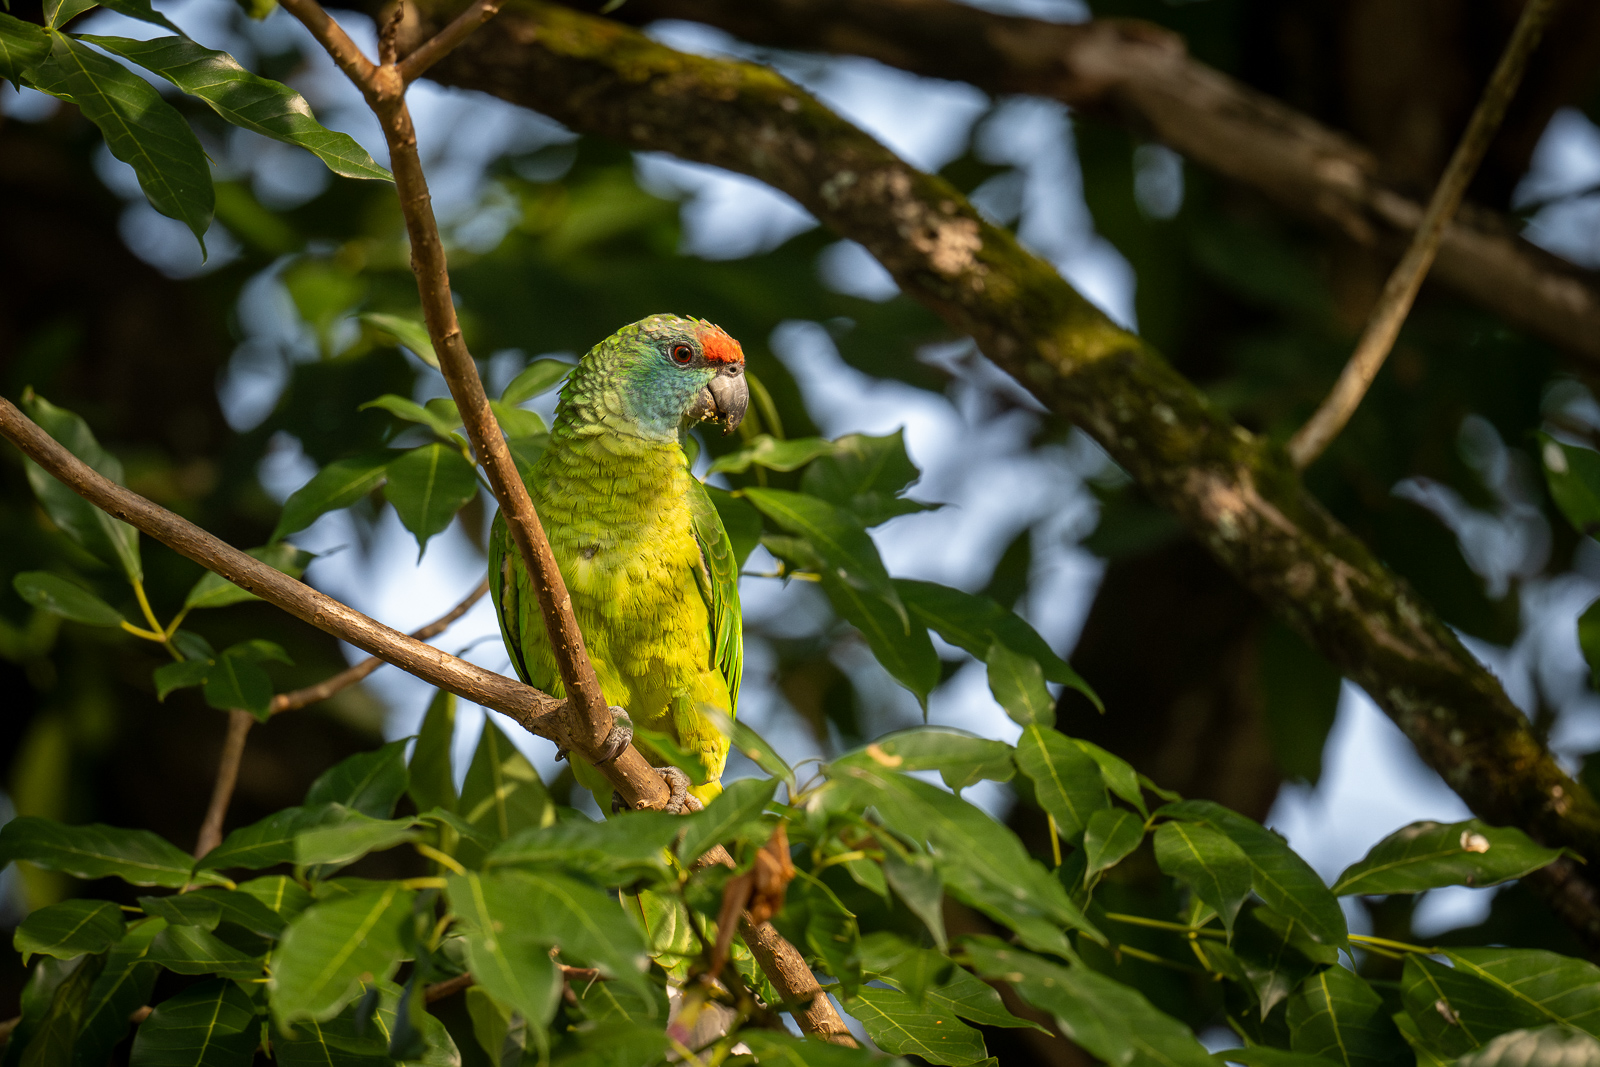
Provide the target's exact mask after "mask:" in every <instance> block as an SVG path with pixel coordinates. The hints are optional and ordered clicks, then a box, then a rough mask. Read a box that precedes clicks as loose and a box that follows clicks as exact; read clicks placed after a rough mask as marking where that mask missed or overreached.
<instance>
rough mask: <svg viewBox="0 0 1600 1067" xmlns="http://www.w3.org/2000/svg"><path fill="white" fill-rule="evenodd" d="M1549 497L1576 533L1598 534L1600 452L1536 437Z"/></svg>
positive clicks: (1599, 529) (1541, 436) (1541, 435)
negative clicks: (1538, 441)
mask: <svg viewBox="0 0 1600 1067" xmlns="http://www.w3.org/2000/svg"><path fill="white" fill-rule="evenodd" d="M1538 437H1539V440H1540V456H1541V458H1542V459H1543V460H1544V476H1545V481H1546V482H1547V483H1549V486H1550V496H1551V498H1552V499H1554V500H1555V502H1556V506H1557V507H1559V508H1560V509H1561V513H1562V514H1563V515H1565V516H1566V517H1567V521H1568V522H1570V523H1572V525H1573V527H1574V528H1576V529H1577V531H1578V532H1579V533H1585V534H1588V535H1590V536H1591V537H1592V536H1594V535H1595V534H1600V452H1596V451H1595V450H1594V449H1592V448H1581V447H1579V446H1577V445H1564V444H1562V443H1561V442H1560V441H1557V440H1556V439H1555V438H1553V437H1551V436H1549V435H1548V434H1542V433H1541V434H1539V435H1538Z"/></svg>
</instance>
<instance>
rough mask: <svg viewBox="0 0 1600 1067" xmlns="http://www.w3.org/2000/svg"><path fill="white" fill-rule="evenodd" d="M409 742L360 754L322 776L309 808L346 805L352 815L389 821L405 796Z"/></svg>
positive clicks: (314, 785)
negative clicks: (352, 812)
mask: <svg viewBox="0 0 1600 1067" xmlns="http://www.w3.org/2000/svg"><path fill="white" fill-rule="evenodd" d="M408 782H409V778H408V776H407V773H406V742H404V741H391V742H389V743H388V744H386V745H384V746H383V747H382V748H379V749H378V750H377V751H376V752H357V753H356V754H355V755H353V756H347V757H345V758H344V759H342V760H340V761H339V762H338V763H336V764H334V765H333V766H332V767H330V768H328V769H327V770H326V771H323V772H322V775H321V776H320V777H318V778H317V780H316V781H315V782H313V783H311V789H310V790H309V791H307V793H306V800H305V802H306V805H307V806H308V807H310V806H315V805H318V804H343V805H344V806H345V807H347V808H349V809H350V810H352V811H359V812H360V813H361V814H363V815H370V816H371V817H372V818H374V819H387V818H388V817H389V816H390V815H392V814H394V806H395V803H396V802H397V801H399V799H400V797H401V796H402V795H403V794H404V793H405V791H406V786H407V784H408Z"/></svg>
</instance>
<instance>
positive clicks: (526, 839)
mask: <svg viewBox="0 0 1600 1067" xmlns="http://www.w3.org/2000/svg"><path fill="white" fill-rule="evenodd" d="M684 823H685V820H684V819H683V817H682V816H678V815H668V814H667V813H666V812H660V811H638V812H633V813H630V814H629V815H628V817H627V818H626V819H607V820H606V821H604V822H588V821H586V820H582V819H571V820H568V821H565V822H558V823H556V824H554V825H552V826H547V827H544V828H542V829H538V830H524V831H522V832H521V833H518V834H515V835H513V836H512V837H510V838H509V839H507V840H506V841H504V842H502V843H500V844H498V845H496V846H495V847H494V849H493V850H492V851H491V852H490V853H489V858H488V862H487V866H489V867H513V866H517V865H519V864H528V865H534V866H560V867H565V868H567V869H568V870H572V871H578V872H581V873H583V874H585V875H588V876H589V877H590V878H592V879H593V880H594V881H595V882H597V883H599V884H600V885H606V886H618V885H628V884H631V883H633V882H636V881H638V880H639V879H641V878H650V877H665V876H666V875H667V874H668V871H669V868H668V865H667V857H666V849H668V848H669V847H671V845H672V843H673V841H675V840H677V837H678V834H679V833H680V832H681V831H682V830H683V829H684Z"/></svg>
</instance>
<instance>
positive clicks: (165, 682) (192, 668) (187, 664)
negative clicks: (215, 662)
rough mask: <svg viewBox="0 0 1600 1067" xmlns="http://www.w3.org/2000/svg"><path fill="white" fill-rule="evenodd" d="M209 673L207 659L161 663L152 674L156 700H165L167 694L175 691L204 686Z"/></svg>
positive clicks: (209, 665)
mask: <svg viewBox="0 0 1600 1067" xmlns="http://www.w3.org/2000/svg"><path fill="white" fill-rule="evenodd" d="M210 673H211V661H210V660H209V659H186V660H182V661H180V662H178V663H163V664H162V665H161V666H159V667H157V668H156V669H155V671H154V672H153V674H152V678H153V679H154V681H155V684H156V699H157V700H166V699H167V696H168V694H170V693H171V692H172V691H173V690H175V689H187V688H189V687H190V686H195V685H204V684H205V680H206V675H208V674H210Z"/></svg>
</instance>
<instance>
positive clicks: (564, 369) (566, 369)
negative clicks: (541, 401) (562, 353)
mask: <svg viewBox="0 0 1600 1067" xmlns="http://www.w3.org/2000/svg"><path fill="white" fill-rule="evenodd" d="M572 366H573V365H572V364H571V363H568V362H566V361H564V360H559V359H549V358H546V359H536V360H534V361H533V362H532V363H530V364H528V365H527V366H526V367H524V368H523V369H522V372H521V373H520V374H518V375H517V376H516V377H515V378H513V379H511V384H509V385H507V386H506V387H505V389H504V390H503V391H502V392H501V393H500V403H502V404H521V403H524V402H526V401H529V400H532V399H533V398H534V397H536V396H540V395H542V394H544V393H548V392H549V391H550V390H552V389H554V388H555V387H556V386H558V385H560V384H561V382H562V381H563V380H565V379H566V377H567V375H568V374H570V373H572Z"/></svg>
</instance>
